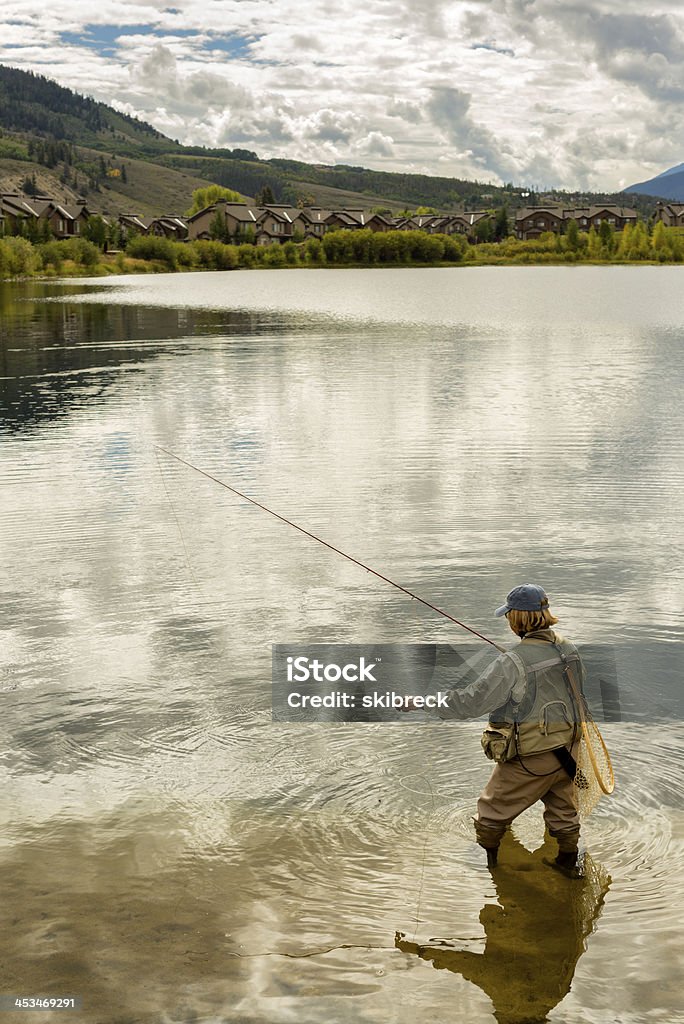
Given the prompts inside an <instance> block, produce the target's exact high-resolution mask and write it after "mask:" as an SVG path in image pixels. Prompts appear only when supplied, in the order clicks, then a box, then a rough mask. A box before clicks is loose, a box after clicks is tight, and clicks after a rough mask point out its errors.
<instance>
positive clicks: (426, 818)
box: [0, 267, 684, 1024]
mask: <svg viewBox="0 0 684 1024" xmlns="http://www.w3.org/2000/svg"><path fill="white" fill-rule="evenodd" d="M683 284H684V270H682V269H681V268H677V267H667V268H660V267H657V268H655V267H654V268H598V267H597V268H576V269H568V268H483V269H469V270H396V271H394V270H377V271H296V270H295V271H288V272H280V273H278V272H273V271H272V272H266V271H253V272H249V273H234V274H201V275H200V274H188V275H184V274H178V275H170V276H156V277H140V278H128V279H118V280H108V281H106V282H90V283H82V282H81V283H78V284H74V283H73V282H72V283H68V284H59V283H56V284H49V285H48V284H35V283H33V284H13V285H2V286H0V288H1V289H2V291H0V315H1V317H2V342H1V345H0V378H1V379H0V394H1V396H2V402H3V405H2V420H1V427H0V546H1V550H2V562H1V565H2V573H3V586H2V589H1V591H0V645H1V646H0V693H1V696H2V707H3V713H2V716H1V719H0V731H1V734H2V745H1V750H2V762H1V763H2V771H3V779H2V790H1V796H0V805H1V809H2V823H3V828H2V832H1V845H0V868H1V872H2V879H3V890H4V895H3V928H2V932H1V937H0V964H1V967H0V973H1V975H2V981H1V984H0V994H2V993H6V994H17V995H36V994H47V995H55V996H56V995H60V994H62V993H66V994H72V995H82V996H83V1001H84V1009H83V1010H82V1012H81V1013H80V1014H78V1015H71V1014H68V1015H66V1017H65V1019H77V1020H80V1021H87V1022H88V1024H90V1022H103V1024H105V1022H106V1024H109V1022H134V1021H135V1022H145V1024H152V1022H155V1024H156V1022H159V1024H161V1022H164V1024H166V1022H183V1024H185V1022H190V1021H193V1022H194V1021H202V1022H220V1021H227V1022H231V1024H233V1022H238V1021H239V1022H250V1024H266V1022H268V1024H271V1022H273V1024H289V1022H295V1024H322V1022H326V1024H327V1022H339V1024H356V1022H359V1024H361V1022H363V1024H380V1022H392V1024H403V1022H407V1024H408V1022H411V1021H414V1020H415V1019H420V1020H421V1021H424V1022H435V1024H437V1022H445V1021H454V1022H468V1024H470V1022H473V1024H479V1022H486V1021H491V1020H494V1019H496V1020H498V1021H499V1022H506V1024H513V1022H516V1024H522V1022H525V1021H527V1022H530V1021H543V1020H546V1019H548V1020H549V1021H556V1022H564V1024H575V1022H577V1024H579V1022H581V1021H588V1022H596V1024H604V1022H607V1021H619V1022H625V1024H637V1022H667V1024H670V1022H673V1021H681V1020H684V1010H683V1008H682V993H681V976H682V935H681V920H680V918H681V914H680V911H679V909H678V908H679V907H680V906H681V905H682V899H683V897H684V883H683V881H682V879H683V877H684V826H683V823H684V815H683V813H682V811H683V807H684V798H683V797H682V781H681V780H682V770H683V769H684V726H683V725H682V721H683V719H684V700H683V698H682V692H681V678H682V667H683V664H684V658H683V657H682V651H683V649H684V648H683V646H682V641H683V640H684V586H683V580H682V561H683V559H682V555H683V554H684V552H683V548H684V540H683V531H682V520H683V516H682V513H683V511H684V508H683V506H684V459H683V450H682V448H683V442H682V438H683V436H684V413H683V412H682V380H683V379H684V288H683ZM155 444H160V445H163V446H164V447H167V448H169V449H171V450H173V451H175V452H177V453H178V454H180V455H182V456H183V457H184V458H187V459H189V460H190V461H191V462H193V463H194V464H196V465H198V466H200V467H202V468H203V469H205V470H206V471H208V472H210V473H212V474H214V475H216V476H218V477H220V478H222V479H224V480H226V481H227V482H229V483H231V484H232V485H233V486H235V487H237V488H239V489H241V490H243V491H245V492H246V493H248V494H250V495H253V496H254V497H256V498H258V499H259V500H261V501H262V502H265V503H266V504H268V505H271V506H272V507H274V508H276V509H278V510H279V511H281V512H282V513H283V514H284V515H287V516H288V517H290V518H292V519H294V520H295V521H297V522H300V523H301V524H302V525H304V526H305V527H307V528H308V529H312V530H314V531H315V532H318V533H320V534H321V535H322V536H324V537H325V538H326V539H328V540H330V541H331V542H332V543H334V544H336V545H338V546H340V547H342V548H344V549H346V550H348V551H350V552H351V553H353V554H354V555H355V556H356V557H358V558H360V559H362V560H365V561H368V562H369V563H371V564H372V565H374V566H376V567H378V568H379V569H380V570H381V571H385V572H387V573H388V574H389V575H391V576H392V577H393V578H394V579H397V580H399V581H401V582H402V583H404V585H406V586H408V587H410V588H411V589H414V590H416V591H417V592H419V593H420V594H422V595H424V596H425V597H426V598H428V599H429V600H431V601H433V602H435V603H436V604H438V605H441V606H443V607H446V608H448V609H449V610H451V612H452V613H453V614H455V615H457V616H459V617H462V618H464V619H465V620H466V621H467V622H469V623H470V624H471V625H472V626H474V627H475V628H476V629H479V630H481V631H483V632H486V633H487V634H489V635H491V636H492V637H493V638H494V639H495V640H497V641H498V642H504V641H508V639H509V638H511V635H510V633H509V634H508V636H506V628H507V627H506V626H505V623H504V624H502V622H501V620H495V619H493V618H492V611H493V609H494V608H495V607H496V606H497V605H498V604H500V603H501V600H502V598H503V597H504V595H505V594H506V592H507V591H508V590H509V589H510V587H511V586H513V585H514V584H515V583H517V582H520V581H521V580H525V579H532V580H536V581H539V582H541V583H543V584H544V586H545V587H546V588H547V590H548V592H549V594H550V596H551V599H552V606H553V608H554V610H555V611H556V613H557V614H558V615H559V617H560V619H561V622H560V625H559V629H562V630H563V631H565V632H566V633H567V635H568V636H569V637H571V638H572V639H574V640H576V641H577V642H579V643H591V644H606V645H611V646H612V649H613V650H614V654H615V658H616V663H617V666H618V680H619V685H620V694H621V704H622V709H623V712H622V714H621V716H620V720H619V721H613V722H610V723H607V724H606V725H605V726H604V733H605V735H606V738H607V740H608V743H609V745H610V747H611V750H612V752H613V757H614V762H615V768H616V774H617V780H618V784H617V789H616V792H615V794H614V796H613V797H612V798H610V799H604V800H603V801H602V802H601V804H600V806H599V808H598V809H597V810H596V811H595V812H594V814H593V815H592V817H591V818H590V819H589V821H588V822H587V823H586V825H585V827H584V832H583V836H584V840H583V841H584V844H585V846H586V848H587V850H588V854H589V856H588V858H587V866H588V870H587V877H586V879H585V880H584V881H581V882H574V883H571V882H569V881H568V880H567V879H564V878H562V877H561V876H557V875H556V873H555V872H552V871H550V870H549V869H548V868H546V867H545V866H544V865H543V864H542V863H541V858H542V855H548V853H549V849H548V844H544V843H543V840H544V837H543V827H542V820H541V815H540V813H539V812H538V811H537V810H535V809H533V810H531V811H529V812H527V813H526V814H525V815H523V816H522V817H521V818H520V819H519V820H518V822H517V823H516V825H515V826H514V829H513V833H512V835H511V837H510V839H509V840H508V843H507V846H506V848H505V849H504V850H503V852H502V856H501V860H502V864H503V867H502V868H501V870H500V871H499V872H498V875H497V878H496V879H495V880H493V879H492V877H491V876H490V874H489V873H488V872H487V871H486V869H485V868H484V866H483V855H482V851H481V850H480V849H479V848H478V847H477V846H476V845H475V844H474V842H473V837H472V834H471V828H472V826H471V821H470V817H471V815H472V813H474V804H475V798H476V796H477V793H478V791H479V789H480V787H481V786H482V785H483V783H484V781H485V780H486V778H487V777H488V774H489V766H488V763H487V762H486V761H485V759H484V758H483V757H482V755H481V752H480V746H479V739H478V737H479V733H480V731H481V723H463V724H452V723H449V724H437V723H429V722H425V723H418V722H416V723H415V724H414V723H413V722H412V723H411V724H406V721H405V720H404V722H403V723H402V724H401V725H397V726H395V725H391V724H386V723H375V724H372V723H371V724H364V725H349V726H339V725H337V726H335V725H318V726H309V727H298V726H288V725H281V724H278V725H276V724H273V723H272V722H271V720H270V657H271V652H270V645H271V644H272V643H275V642H285V641H301V642H304V641H312V642H325V641H337V642H340V641H348V642H352V643H359V642H364V641H377V642H381V641H382V642H391V641H412V642H436V641H439V642H459V641H460V640H461V639H463V637H462V636H460V635H459V633H458V631H457V630H456V628H455V627H451V626H450V624H449V623H447V622H445V621H444V620H441V619H439V618H437V617H436V616H434V615H432V614H431V613H430V612H429V611H428V610H427V609H424V608H421V607H420V606H418V605H416V604H415V603H412V602H410V601H409V600H407V599H406V598H404V597H402V595H400V594H399V593H398V592H396V591H394V590H391V589H389V588H387V587H384V586H383V585H382V584H381V583H380V582H379V581H374V580H373V578H372V577H370V576H368V575H367V574H364V573H363V572H361V571H360V570H358V569H357V568H355V567H354V566H352V565H350V564H349V563H346V562H344V561H342V560H341V559H339V558H337V557H336V556H334V555H333V554H331V553H330V552H328V551H326V550H325V549H323V548H322V547H319V546H317V545H314V544H313V543H311V542H310V541H308V540H307V539H306V538H303V537H301V536H300V535H298V534H296V533H295V532H294V531H288V530H286V529H285V528H284V527H282V526H281V525H280V524H279V523H277V522H275V521H273V520H271V519H270V518H269V517H267V516H265V515H263V514H262V513H259V512H258V511H257V510H255V509H254V508H252V507H250V506H248V505H245V504H244V503H240V502H239V501H238V500H237V499H234V498H233V497H231V495H230V494H229V493H228V492H226V491H224V490H221V489H220V488H218V487H217V486H216V485H215V484H212V483H211V482H210V481H208V480H206V479H205V478H203V477H201V476H199V475H197V474H193V473H192V472H191V471H189V470H187V469H185V468H184V467H183V466H181V465H179V464H178V463H177V462H174V461H172V460H170V459H169V458H167V457H165V456H163V455H160V454H159V453H156V451H155V448H154V447H153V446H154V445H155ZM396 932H400V933H402V934H403V938H401V939H400V940H399V941H398V943H397V944H396V945H395V933H396ZM435 968H438V969H437V970H436V969H435ZM6 1019H7V1021H8V1022H10V1021H12V1020H14V1019H17V1020H21V1021H25V1020H27V1019H29V1018H27V1017H26V1015H25V1014H22V1015H19V1014H17V1015H16V1016H15V1015H14V1014H12V1013H9V1014H8V1015H7V1018H6ZM30 1019H31V1020H34V1021H43V1020H48V1019H50V1020H54V1015H52V1016H50V1015H49V1014H43V1013H35V1014H32V1015H31V1016H30ZM60 1019H61V1018H60Z"/></svg>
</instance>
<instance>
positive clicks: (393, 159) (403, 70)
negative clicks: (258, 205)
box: [0, 0, 684, 188]
mask: <svg viewBox="0 0 684 1024" xmlns="http://www.w3.org/2000/svg"><path fill="white" fill-rule="evenodd" d="M2 21H3V22H4V26H3V31H2V34H1V35H0V38H1V40H2V42H0V61H3V62H5V63H8V64H11V65H13V66H16V67H25V68H29V69H33V70H36V71H39V72H40V73H43V74H47V75H49V76H52V77H55V78H56V79H57V80H58V81H60V82H62V83H63V84H65V85H69V86H71V87H72V88H76V89H78V90H79V91H82V92H87V93H89V94H91V95H94V96H96V97H97V98H98V99H102V100H103V101H105V102H112V101H114V102H115V103H116V104H117V105H118V106H119V107H120V108H122V109H126V110H129V111H135V112H136V113H137V114H138V115H139V116H141V117H143V118H145V119H147V120H150V121H151V122H152V123H153V124H154V125H155V127H157V128H159V129H160V130H162V131H166V132H168V133H169V134H170V135H172V137H174V138H179V139H181V140H182V141H185V142H188V143H204V144H213V143H215V144H220V145H228V146H229V145H231V144H235V145H239V146H247V148H254V149H256V150H257V152H259V153H261V154H262V155H264V156H276V155H283V156H289V157H294V158H301V159H306V160H312V161H317V162H335V161H339V162H360V160H361V159H362V158H363V159H364V160H365V161H367V163H368V164H369V165H370V166H379V167H382V168H384V169H394V170H404V169H411V170H417V169H420V170H428V171H430V172H432V173H439V174H450V173H451V174H458V175H460V176H468V177H478V178H479V179H480V180H499V181H503V180H512V181H517V182H520V183H526V182H533V183H535V184H541V185H551V184H557V185H563V186H566V187H574V186H578V187H582V188H586V187H594V188H614V187H616V186H617V185H619V184H620V183H623V184H624V183H629V182H630V181H634V180H640V179H644V178H646V177H649V176H651V175H652V174H653V173H657V172H658V171H659V170H662V169H663V168H664V167H665V166H667V165H668V164H675V163H679V162H681V160H682V158H683V157H684V154H682V151H681V148H680V143H679V140H678V138H677V132H676V131H675V126H676V125H677V124H678V123H679V119H680V117H681V113H682V104H683V103H684V17H683V15H682V11H681V6H680V4H679V2H674V0H655V2H654V3H652V4H650V5H649V6H648V7H645V6H644V4H643V2H642V0H623V2H622V4H621V6H620V8H619V10H616V7H615V4H614V0H486V2H483V0H414V2H413V3H411V4H410V5H407V4H397V3H396V2H394V0H363V2H361V0H336V3H335V4H334V5H333V4H332V3H331V2H330V0H309V3H308V4H307V6H306V16H305V17H302V7H301V2H299V0H202V2H200V0H174V2H173V5H170V6H168V7H167V6H166V4H165V2H164V0H157V2H153V0H133V2H130V0H102V2H101V3H100V4H98V5H97V7H95V6H94V5H92V3H89V2H86V0H62V3H60V5H59V7H58V8H56V7H48V6H46V7H45V8H44V9H40V10H38V9H37V8H36V5H35V4H33V3H29V0H5V2H4V4H3V11H2ZM79 40H80V41H81V43H82V45H80V44H79ZM86 44H87V45H86Z"/></svg>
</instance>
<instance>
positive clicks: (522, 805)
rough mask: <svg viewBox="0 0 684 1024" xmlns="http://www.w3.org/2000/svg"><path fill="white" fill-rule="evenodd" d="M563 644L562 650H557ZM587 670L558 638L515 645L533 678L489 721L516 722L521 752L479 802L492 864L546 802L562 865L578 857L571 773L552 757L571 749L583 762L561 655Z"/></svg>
mask: <svg viewBox="0 0 684 1024" xmlns="http://www.w3.org/2000/svg"><path fill="white" fill-rule="evenodd" d="M556 644H557V645H558V647H556ZM561 652H562V653H563V655H564V657H565V658H566V659H568V660H570V661H571V662H573V663H575V664H574V665H573V668H574V667H576V668H577V669H578V670H579V678H580V680H581V679H582V676H583V672H582V667H581V661H580V660H579V655H578V654H577V650H576V648H575V647H574V646H573V645H572V644H570V643H568V641H566V640H563V639H562V638H561V637H559V636H557V635H556V634H554V633H553V631H552V630H538V631H537V632H536V633H532V634H528V635H527V636H526V637H525V638H524V639H523V641H522V642H521V643H520V644H519V645H518V646H517V647H516V648H515V650H514V654H515V656H516V660H518V659H519V661H520V670H521V672H524V673H525V676H526V688H525V694H524V696H523V699H522V700H521V701H520V703H519V705H513V704H509V705H506V706H504V707H502V708H499V709H498V710H497V711H495V712H493V713H492V714H491V716H490V722H491V726H492V727H494V728H495V727H496V724H497V723H506V724H510V723H511V722H512V723H514V725H515V729H516V737H517V744H516V753H515V755H514V756H513V758H512V759H511V760H506V761H502V762H501V763H498V764H497V765H496V766H495V767H494V771H493V772H492V775H491V778H490V779H489V782H488V783H487V785H486V786H485V788H484V790H483V791H482V793H481V795H480V798H479V800H478V802H477V817H476V818H475V833H476V836H477V841H478V843H479V845H480V846H482V847H484V849H485V850H487V860H488V863H489V865H490V866H493V865H494V864H496V851H497V849H498V846H499V843H500V842H501V839H502V837H503V834H504V832H505V831H506V829H507V828H508V826H509V825H510V824H511V822H512V821H513V820H514V819H515V818H517V817H518V815H519V814H522V812H523V811H525V810H527V808H528V807H531V806H532V804H534V803H536V802H537V800H541V801H542V802H543V804H544V821H545V822H546V827H547V828H548V830H549V833H550V835H552V836H553V837H554V838H555V839H556V840H557V841H558V850H559V858H560V859H559V864H562V863H564V862H565V863H567V864H569V863H570V862H571V861H572V860H573V858H574V859H575V860H576V855H577V844H578V841H579V833H580V824H579V814H578V811H577V792H576V788H575V786H574V783H573V780H572V778H571V776H570V775H569V774H568V771H567V770H566V769H565V768H564V767H563V766H562V765H561V763H560V761H559V759H558V757H557V755H556V754H555V753H554V752H553V751H554V749H556V748H558V747H565V749H566V750H568V751H569V752H570V753H571V754H572V756H573V757H574V758H575V759H576V757H577V753H578V749H579V735H580V733H579V728H578V727H577V724H576V712H575V708H574V704H573V700H572V697H571V694H570V693H569V691H568V687H567V684H566V682H565V678H564V675H563V661H562V659H561V657H560V653H561Z"/></svg>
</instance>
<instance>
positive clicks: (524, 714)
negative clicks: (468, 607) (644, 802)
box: [405, 583, 584, 876]
mask: <svg viewBox="0 0 684 1024" xmlns="http://www.w3.org/2000/svg"><path fill="white" fill-rule="evenodd" d="M494 614H495V615H497V616H503V615H505V616H506V619H507V620H508V624H509V626H510V628H511V629H512V630H513V632H514V633H515V634H516V635H517V636H519V637H520V643H519V644H517V645H516V646H515V647H514V648H513V649H512V650H510V651H505V652H504V653H502V654H501V655H500V656H499V657H498V658H497V659H496V661H494V662H492V664H491V665H489V666H488V668H487V669H486V670H485V671H484V672H483V673H482V674H481V675H480V676H479V678H478V679H476V680H475V681H474V682H473V683H471V684H470V685H469V686H467V687H465V688H464V689H453V690H449V692H448V697H447V708H446V709H444V710H442V711H440V715H441V717H442V718H455V719H466V718H477V717H479V716H480V715H482V714H485V713H487V712H489V724H488V727H487V729H486V730H485V732H484V734H483V736H482V746H483V748H484V752H485V754H486V755H487V757H489V758H490V759H491V760H493V761H495V762H497V763H496V764H495V766H494V770H493V772H492V774H491V777H490V779H489V782H488V783H487V785H486V786H485V788H484V790H483V791H482V793H481V794H480V797H479V799H478V802H477V816H476V817H475V818H474V824H475V834H476V836H477V842H478V844H479V845H480V846H481V847H483V848H484V850H485V851H486V853H487V865H488V867H489V868H493V867H496V865H497V855H498V851H499V844H500V842H501V839H502V838H503V835H504V833H505V832H506V829H507V828H508V826H509V825H510V824H511V822H512V821H513V820H514V819H515V818H517V817H518V815H519V814H522V812H523V811H525V810H527V809H528V807H531V806H532V804H534V803H536V802H537V800H541V801H542V802H543V804H544V820H545V822H546V826H547V828H548V831H549V833H550V835H551V836H553V838H554V839H555V840H556V841H557V843H558V855H557V857H556V859H555V860H554V861H551V862H548V861H547V863H550V864H551V865H552V866H553V867H555V868H558V869H559V870H561V871H562V872H563V873H564V874H568V875H570V876H574V875H576V874H577V857H578V854H577V847H578V842H579V834H580V823H579V813H578V806H577V787H576V785H575V784H574V782H573V780H574V778H575V775H576V770H577V765H576V760H577V753H578V748H579V741H580V726H579V716H580V713H581V712H580V711H579V710H578V709H576V708H575V701H574V700H573V695H572V686H571V682H570V680H568V678H567V676H568V673H569V672H574V673H576V676H575V681H576V686H577V690H578V692H579V694H582V683H583V680H584V668H583V665H582V661H581V659H580V656H579V654H578V652H577V648H576V647H575V646H574V645H573V644H571V643H570V642H569V641H568V640H566V639H564V638H563V637H562V636H560V635H559V634H558V633H556V632H555V631H554V630H553V629H551V626H554V625H555V624H556V623H557V622H558V619H557V618H556V617H555V616H554V615H552V614H551V611H550V609H549V599H548V597H547V596H546V593H545V591H544V590H543V589H542V587H540V586H537V585H536V584H534V583H523V584H522V585H521V586H518V587H515V588H514V589H513V590H511V592H510V593H509V595H508V597H507V598H506V603H505V604H503V605H502V606H501V607H500V608H497V610H496V612H495V613H494ZM405 710H407V711H412V710H416V709H415V708H414V707H413V706H412V703H410V702H409V703H408V706H407V707H406V708H405Z"/></svg>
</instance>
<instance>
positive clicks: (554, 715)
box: [490, 630, 584, 756]
mask: <svg viewBox="0 0 684 1024" xmlns="http://www.w3.org/2000/svg"><path fill="white" fill-rule="evenodd" d="M540 632H541V633H543V634H544V635H546V636H549V638H551V637H553V639H554V640H555V644H554V643H549V642H548V641H547V640H537V639H534V634H532V636H531V637H530V638H529V639H527V638H526V639H525V640H524V641H522V642H521V643H519V644H518V646H517V647H515V648H514V649H513V650H512V651H509V652H508V656H509V657H510V658H512V659H513V660H514V661H515V662H516V664H517V666H518V669H519V672H520V677H521V683H520V688H519V687H518V685H517V684H516V686H515V687H514V689H513V696H514V697H517V698H518V700H519V703H518V701H516V700H513V699H509V700H508V701H507V703H506V704H504V705H503V706H502V707H500V708H497V710H496V711H493V712H492V714H491V715H490V720H491V724H492V725H495V724H496V723H497V722H499V723H501V722H506V723H509V724H510V723H513V724H515V725H516V727H517V752H518V753H519V754H522V755H523V756H526V755H528V754H540V753H542V752H543V751H545V750H553V749H554V748H556V747H567V746H569V745H570V743H571V742H572V741H573V739H575V738H578V737H579V735H580V728H579V724H578V723H579V718H578V716H577V711H576V709H575V702H574V701H573V698H572V692H571V691H570V689H569V687H568V684H567V682H566V680H565V675H564V664H565V663H564V662H563V660H562V659H561V657H560V653H559V650H558V648H560V651H561V652H562V654H563V656H564V657H565V659H566V662H567V663H568V664H569V668H570V671H571V672H572V673H573V674H574V678H575V681H576V683H577V687H578V689H579V690H580V692H582V681H583V677H584V671H583V667H582V662H581V660H580V656H579V654H578V652H577V648H576V647H575V646H574V644H571V643H570V642H569V641H568V640H565V639H563V637H561V636H559V635H558V634H557V633H554V632H553V631H552V630H543V631H540ZM523 680H524V681H523Z"/></svg>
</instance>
